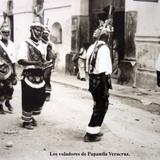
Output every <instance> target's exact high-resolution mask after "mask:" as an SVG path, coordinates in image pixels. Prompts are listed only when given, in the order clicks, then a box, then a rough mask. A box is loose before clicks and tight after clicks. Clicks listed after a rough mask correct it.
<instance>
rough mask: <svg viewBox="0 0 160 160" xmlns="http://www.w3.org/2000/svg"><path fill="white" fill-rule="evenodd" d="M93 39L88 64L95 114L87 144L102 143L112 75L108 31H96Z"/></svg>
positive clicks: (89, 127) (90, 123)
mask: <svg viewBox="0 0 160 160" xmlns="http://www.w3.org/2000/svg"><path fill="white" fill-rule="evenodd" d="M93 37H94V38H96V39H97V40H96V41H95V43H94V44H92V45H91V46H90V47H89V49H88V51H87V64H88V73H89V91H90V92H91V94H92V97H93V100H94V106H93V113H92V116H91V119H90V122H89V124H88V127H87V130H86V134H85V136H84V141H85V142H95V141H100V140H101V136H102V135H103V134H102V133H101V132H100V127H101V125H102V123H103V120H104V117H105V114H106V112H107V110H108V104H109V101H108V98H109V89H110V88H111V84H110V83H109V80H110V75H111V73H112V63H111V57H110V50H109V48H108V46H107V44H106V43H105V42H106V41H107V39H108V32H107V30H106V31H105V30H104V31H102V30H101V29H97V30H95V32H94V34H93Z"/></svg>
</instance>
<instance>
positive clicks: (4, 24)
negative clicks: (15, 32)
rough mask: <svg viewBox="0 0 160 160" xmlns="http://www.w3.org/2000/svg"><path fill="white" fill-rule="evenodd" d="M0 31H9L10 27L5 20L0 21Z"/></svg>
mask: <svg viewBox="0 0 160 160" xmlns="http://www.w3.org/2000/svg"><path fill="white" fill-rule="evenodd" d="M0 31H1V32H9V31H10V27H9V25H8V23H7V22H6V20H5V21H4V22H3V23H2V25H1V27H0Z"/></svg>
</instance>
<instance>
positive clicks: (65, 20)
mask: <svg viewBox="0 0 160 160" xmlns="http://www.w3.org/2000/svg"><path fill="white" fill-rule="evenodd" d="M47 2H48V1H47ZM68 2H69V1H68ZM51 4H52V5H51ZM60 4H61V6H60ZM60 4H59V3H55V4H53V3H51V2H50V3H49V4H48V3H47V4H45V11H44V19H45V22H46V20H47V18H49V28H50V29H51V27H52V25H53V24H54V23H55V22H59V23H60V24H61V27H62V44H56V50H57V52H59V55H58V59H57V61H58V70H61V71H64V70H65V57H66V54H67V53H69V52H70V51H71V13H72V11H71V4H69V3H64V4H63V3H62V2H61V3H60Z"/></svg>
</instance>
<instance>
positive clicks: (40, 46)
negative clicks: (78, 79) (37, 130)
mask: <svg viewBox="0 0 160 160" xmlns="http://www.w3.org/2000/svg"><path fill="white" fill-rule="evenodd" d="M9 32H10V30H9V26H8V25H7V24H6V23H4V24H3V25H2V27H1V35H2V38H1V40H0V90H1V92H0V113H1V114H4V113H5V112H4V110H3V104H4V103H5V105H6V106H7V107H8V110H9V111H11V112H12V111H13V108H12V106H11V104H10V103H9V100H10V99H11V98H12V94H13V85H16V83H17V81H16V72H15V63H16V50H15V47H14V44H13V42H11V41H10V40H9ZM49 33H50V32H49V29H48V28H47V27H44V26H43V25H42V24H41V23H40V22H38V21H35V22H34V23H32V24H31V26H30V37H29V38H28V39H27V40H26V41H24V42H23V44H22V45H21V46H20V49H19V52H18V56H17V62H18V64H19V65H21V66H23V72H22V78H21V88H22V120H23V124H22V127H24V128H26V129H30V130H32V129H34V127H35V126H37V121H36V120H35V118H34V116H35V115H39V114H40V113H41V110H42V107H43V104H44V102H45V100H47V101H48V100H49V98H50V91H51V84H50V76H51V70H52V67H53V63H54V62H55V58H56V54H55V52H54V48H53V47H54V46H53V45H52V44H51V43H50V41H49V39H48V37H49ZM93 37H94V38H95V42H94V43H93V44H92V45H91V46H90V47H89V48H88V50H87V68H88V73H89V91H90V92H91V94H92V96H93V100H94V106H93V114H92V116H91V119H90V122H89V124H88V127H87V130H86V134H85V136H84V141H85V142H92V141H99V140H101V136H103V134H102V133H101V132H100V127H101V125H102V123H103V120H104V117H105V114H106V112H107V109H108V103H109V102H108V98H109V88H111V86H110V84H109V80H110V74H111V73H112V63H111V57H110V51H109V48H108V46H107V44H106V41H107V39H108V31H107V30H106V29H104V28H103V27H102V28H98V29H96V30H95V32H94V34H93Z"/></svg>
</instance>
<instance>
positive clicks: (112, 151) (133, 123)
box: [0, 83, 160, 160]
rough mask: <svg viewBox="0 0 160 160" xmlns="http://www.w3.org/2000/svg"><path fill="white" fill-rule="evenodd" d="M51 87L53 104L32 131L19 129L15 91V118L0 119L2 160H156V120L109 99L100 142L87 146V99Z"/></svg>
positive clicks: (159, 129)
mask: <svg viewBox="0 0 160 160" xmlns="http://www.w3.org/2000/svg"><path fill="white" fill-rule="evenodd" d="M52 85H53V88H54V89H53V92H52V99H51V101H50V102H47V103H45V105H44V107H43V111H42V114H41V115H40V116H39V117H37V120H38V126H37V127H36V128H35V129H34V130H32V131H31V130H26V129H23V128H22V127H21V123H22V121H21V90H20V83H18V85H17V86H16V87H15V93H14V99H13V101H12V104H13V106H14V114H9V113H7V112H6V114H5V115H0V160H56V159H59V160H74V159H75V160H81V159H82V160H83V159H84V160H90V159H93V160H97V159H98V160H106V159H109V160H159V159H160V143H159V142H160V125H159V124H160V116H159V115H155V114H151V113H149V112H147V111H144V110H141V109H138V108H136V107H131V106H130V105H129V104H127V103H125V102H124V100H123V101H121V100H120V99H118V98H116V97H110V106H109V110H108V112H107V115H106V118H105V120H104V124H103V127H102V132H103V133H104V136H103V138H102V141H100V142H96V143H85V142H83V136H84V134H85V129H86V127H87V124H88V122H89V118H90V115H91V111H92V99H91V96H90V94H89V93H88V92H86V91H82V90H78V89H74V88H70V87H67V86H63V85H58V84H55V83H54V84H52ZM130 103H131V102H130ZM135 105H136V104H135ZM132 106H133V104H132ZM5 109H6V108H5ZM6 111H7V109H6ZM7 144H8V145H11V146H10V147H9V146H6V145H7Z"/></svg>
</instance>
